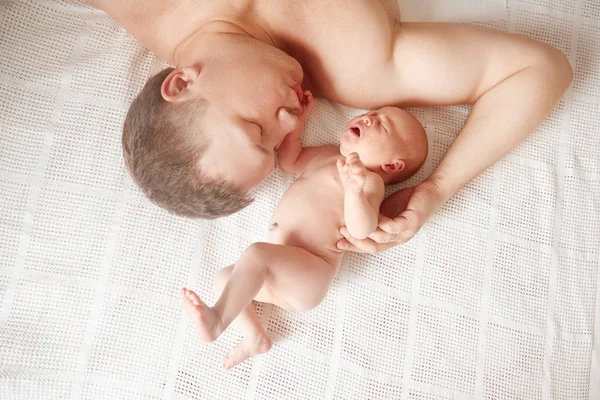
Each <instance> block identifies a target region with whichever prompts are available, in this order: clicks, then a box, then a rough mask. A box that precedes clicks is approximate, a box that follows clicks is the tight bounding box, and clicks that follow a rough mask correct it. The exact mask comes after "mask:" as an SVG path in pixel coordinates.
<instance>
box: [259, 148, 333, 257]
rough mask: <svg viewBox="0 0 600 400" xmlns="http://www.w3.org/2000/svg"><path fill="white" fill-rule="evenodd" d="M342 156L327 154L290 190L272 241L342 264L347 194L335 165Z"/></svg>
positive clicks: (273, 227) (273, 223)
mask: <svg viewBox="0 0 600 400" xmlns="http://www.w3.org/2000/svg"><path fill="white" fill-rule="evenodd" d="M338 157H339V154H337V155H336V154H331V153H330V154H327V155H326V156H325V157H323V158H320V159H319V160H315V161H314V162H313V163H311V164H313V165H311V166H309V167H308V168H307V170H306V171H305V172H304V173H303V174H302V175H301V176H300V177H299V178H298V179H296V181H295V182H294V183H293V184H292V185H291V186H290V187H289V188H288V189H287V191H286V192H285V193H284V195H283V197H282V198H281V200H280V201H279V204H277V207H276V208H275V211H274V212H273V217H272V218H271V224H270V227H269V230H270V231H269V236H268V240H269V242H270V243H273V244H284V245H288V246H296V247H300V248H303V249H305V250H307V251H309V252H310V253H312V254H314V255H316V256H319V257H321V258H324V259H325V260H326V261H339V259H340V258H341V256H342V252H341V251H340V250H338V249H337V247H336V243H337V242H338V240H340V239H342V235H341V234H340V233H339V229H340V228H341V227H342V226H343V225H344V191H343V188H342V186H341V184H340V181H339V179H338V171H337V168H336V166H335V162H336V160H337V158H338Z"/></svg>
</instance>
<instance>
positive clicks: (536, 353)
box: [0, 0, 600, 400]
mask: <svg viewBox="0 0 600 400" xmlns="http://www.w3.org/2000/svg"><path fill="white" fill-rule="evenodd" d="M508 6H509V10H508V11H509V12H508V14H509V17H508V20H500V21H494V22H487V23H478V24H481V25H486V26H489V27H492V28H493V29H498V30H503V31H510V32H516V33H518V34H521V35H525V36H528V37H533V38H536V39H538V40H541V41H544V42H547V43H551V44H553V45H554V46H556V47H558V48H559V49H560V50H562V51H563V52H564V53H565V54H566V55H567V56H568V57H569V59H570V60H571V63H572V65H573V67H574V70H575V78H574V82H573V85H572V88H571V89H569V90H568V92H567V93H566V95H565V97H564V99H563V100H562V101H561V102H560V103H559V104H558V106H557V107H556V108H555V110H554V111H553V112H552V114H551V115H550V116H549V117H548V119H547V120H546V121H545V122H544V123H543V124H542V125H541V127H540V128H539V129H538V130H537V131H536V132H535V134H534V135H532V136H531V137H530V138H529V139H528V140H526V142H525V143H523V144H522V145H521V146H519V147H518V148H517V149H516V150H515V151H513V152H512V153H511V154H510V155H508V156H507V157H506V158H505V159H503V160H502V161H500V162H498V163H497V164H496V165H494V166H493V167H492V168H490V169H489V170H487V171H485V172H484V173H483V174H481V175H480V176H479V177H478V178H476V179H475V180H474V181H473V182H471V183H470V184H468V185H467V186H466V187H465V188H464V189H463V190H462V191H460V192H459V193H458V194H457V195H456V196H454V197H453V198H452V199H451V200H450V201H449V202H448V203H447V204H446V205H445V206H444V207H443V208H442V209H441V210H440V211H439V212H438V213H437V214H436V215H435V216H434V217H433V218H432V219H431V220H430V222H429V223H427V224H426V225H425V226H424V227H423V229H422V230H421V231H420V232H419V233H418V235H417V236H416V237H415V238H414V239H413V240H411V241H410V242H409V243H407V244H405V245H402V246H397V247H395V248H394V249H392V250H390V251H388V252H386V253H383V254H377V255H356V254H349V255H347V256H346V257H345V261H344V264H343V266H342V269H341V272H340V274H339V276H338V277H337V279H336V280H335V282H334V284H333V287H332V288H331V291H330V294H329V295H328V296H327V298H326V299H325V300H324V302H323V303H322V304H321V305H320V306H319V307H318V308H316V309H315V310H313V311H310V312H293V311H284V310H281V309H277V308H275V307H271V306H268V305H265V306H259V311H260V315H261V320H262V322H263V324H264V325H265V326H266V329H267V331H268V333H269V335H270V336H271V337H272V338H273V339H274V342H275V343H274V346H273V349H272V350H271V351H270V352H269V353H267V354H265V355H263V356H260V357H256V358H255V359H253V360H250V361H248V362H246V363H244V364H242V365H241V366H239V367H237V368H235V369H234V370H232V371H229V372H225V371H223V370H222V369H221V359H222V357H223V355H224V354H225V353H226V351H227V350H228V349H229V348H231V347H232V346H234V345H235V344H236V343H237V342H238V341H239V340H240V336H239V333H238V332H237V331H236V330H235V329H230V330H229V331H228V332H226V334H224V335H223V336H222V337H221V338H220V339H219V340H218V341H217V342H216V343H213V344H210V345H206V344H203V343H201V342H200V341H199V340H198V339H197V338H196V335H195V332H194V329H193V327H192V325H191V324H190V323H189V322H188V321H187V320H186V319H185V318H184V316H183V313H182V309H181V303H180V299H179V289H180V288H181V287H182V286H186V287H190V288H193V289H194V290H197V291H198V292H199V294H200V295H201V296H204V297H205V298H206V299H207V301H208V302H212V301H214V300H215V297H214V295H213V294H212V292H211V287H212V280H213V277H214V275H215V273H216V272H217V271H218V270H219V269H220V268H222V267H224V266H227V265H229V264H231V263H233V262H235V260H236V259H237V257H238V256H239V255H240V253H241V252H242V250H243V249H244V248H245V247H246V246H248V245H249V244H250V243H252V242H255V241H260V240H264V239H265V238H266V232H267V223H268V216H269V215H270V214H271V212H272V210H273V208H274V206H275V204H276V203H277V201H278V199H279V198H280V197H281V195H282V193H283V192H284V190H285V188H286V187H287V186H288V185H289V184H290V182H291V181H292V179H293V177H292V176H289V175H287V174H284V173H282V172H277V173H275V174H274V175H273V176H272V177H271V178H270V179H268V180H267V181H266V182H265V183H264V185H262V187H261V188H260V190H259V192H258V194H257V197H256V201H255V202H254V204H253V205H252V206H250V207H249V208H248V209H246V210H244V211H243V212H240V213H238V214H236V215H234V216H232V217H229V218H224V219H221V220H217V221H213V222H203V221H190V220H185V219H181V218H177V217H174V216H171V215H168V214H167V213H165V212H163V211H161V210H160V209H158V208H157V207H155V206H153V205H152V204H150V203H149V202H148V201H147V200H146V199H145V198H144V197H143V195H142V194H141V193H140V192H139V191H138V189H137V188H136V187H135V186H134V185H133V183H132V181H131V179H130V178H129V176H128V175H127V172H126V170H125V168H124V166H123V161H122V155H121V148H120V137H121V125H122V121H123V119H124V117H125V113H126V110H127V108H128V104H129V102H130V101H131V100H132V98H133V97H134V96H135V95H136V94H137V92H138V91H139V90H140V89H141V87H142V85H143V84H144V82H145V80H146V79H147V77H148V76H149V75H150V74H152V73H153V72H156V71H158V69H159V68H160V67H161V66H162V64H161V63H160V62H159V61H157V60H156V59H155V57H154V56H153V55H152V54H151V53H149V52H148V51H146V50H145V49H144V48H142V47H141V46H139V45H138V44H137V43H136V42H135V41H134V40H133V39H132V38H131V37H130V36H128V34H127V33H126V32H125V31H124V30H123V29H122V28H120V27H119V26H118V25H117V24H116V23H115V22H114V21H113V20H112V19H111V18H110V17H108V16H107V15H106V14H104V13H103V12H100V11H98V10H95V9H93V8H92V7H90V6H89V5H87V4H85V3H80V2H77V1H68V0H63V1H49V0H45V1H44V0H37V1H34V0H29V1H27V0H23V1H18V0H0V399H7V400H18V399H23V400H32V399H43V400H50V399H111V400H112V399H127V400H132V399H286V400H287V399H392V398H393V399H451V398H458V399H467V398H469V399H483V398H487V399H599V398H600V295H599V293H600V291H599V289H600V285H599V283H598V281H599V279H600V274H599V271H598V269H599V257H600V255H599V254H600V3H599V2H598V1H597V0H578V1H576V0H520V1H517V0H512V1H510V2H509V4H508ZM411 111H412V112H413V113H414V114H415V115H416V116H417V117H418V118H419V119H420V121H421V122H422V123H423V124H424V125H425V127H426V129H427V133H428V136H429V139H430V156H429V158H428V160H427V162H426V164H425V167H424V168H423V170H422V171H421V172H420V173H419V175H418V176H416V177H414V178H413V179H412V180H411V181H410V182H408V184H415V183H417V182H419V181H420V180H422V179H424V178H425V177H426V176H427V175H428V174H429V173H430V172H431V171H432V170H433V168H434V167H435V166H436V164H437V163H438V162H439V161H440V159H441V157H442V156H443V154H444V153H445V151H446V150H447V149H448V147H449V146H450V144H451V143H452V141H453V139H454V138H455V137H456V134H457V132H459V130H460V128H461V126H462V124H463V123H464V121H465V118H466V117H467V115H468V112H469V108H468V107H466V106H464V107H463V106H457V107H444V108H437V107H433V108H424V109H411ZM358 112H359V110H352V109H348V108H345V107H341V106H338V105H335V104H331V103H329V102H327V101H321V100H319V101H318V104H317V106H316V109H315V111H314V113H313V115H312V116H311V118H310V120H309V122H308V125H307V128H306V132H305V143H306V144H325V143H335V142H337V140H338V137H339V133H340V127H341V126H342V124H343V123H344V122H345V121H346V120H347V119H348V118H349V117H351V116H353V115H356V114H357V113H358ZM396 189H397V188H396Z"/></svg>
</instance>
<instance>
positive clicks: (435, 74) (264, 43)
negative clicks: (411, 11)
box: [92, 0, 572, 252]
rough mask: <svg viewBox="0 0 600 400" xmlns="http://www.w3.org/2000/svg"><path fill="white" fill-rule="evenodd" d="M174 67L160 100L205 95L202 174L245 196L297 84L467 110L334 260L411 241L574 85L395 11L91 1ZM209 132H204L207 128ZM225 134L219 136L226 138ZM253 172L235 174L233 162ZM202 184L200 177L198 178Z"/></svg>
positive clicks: (495, 42)
mask: <svg viewBox="0 0 600 400" xmlns="http://www.w3.org/2000/svg"><path fill="white" fill-rule="evenodd" d="M92 2H93V3H94V4H95V5H97V6H98V7H99V8H101V9H104V10H105V11H107V12H108V13H109V14H110V15H112V16H113V17H114V18H115V19H116V20H117V21H118V22H119V23H121V24H122V25H123V26H124V27H125V28H126V29H127V30H128V31H129V32H130V33H131V34H132V35H133V36H134V37H135V38H136V39H137V40H139V41H140V42H141V43H142V44H143V45H145V46H146V47H148V48H149V49H150V50H152V51H153V52H155V53H156V54H157V55H158V56H159V57H161V58H163V59H165V60H166V61H168V62H170V63H171V64H173V65H176V66H177V67H178V68H177V69H176V71H174V72H173V73H172V74H171V75H170V76H169V77H168V78H167V79H166V80H165V82H164V84H163V92H162V93H163V98H165V100H167V101H181V100H187V99H192V98H203V99H205V100H207V101H208V103H209V104H210V107H209V110H208V111H207V115H209V116H210V115H213V118H212V119H211V118H210V117H207V122H206V124H212V125H211V126H210V127H209V129H207V131H211V132H215V133H214V135H215V136H214V137H213V138H211V139H212V140H213V142H214V143H217V142H218V141H222V142H223V143H221V144H222V145H221V146H215V148H217V149H224V148H226V149H228V151H217V150H214V151H213V154H212V155H211V156H207V157H206V160H205V164H204V165H203V170H205V171H210V168H211V166H213V167H214V168H213V172H214V174H217V173H221V174H223V175H225V177H227V178H231V179H232V180H235V179H237V180H238V183H239V184H240V187H242V185H246V186H245V187H244V188H245V189H248V188H252V187H254V186H256V185H257V184H258V183H259V182H260V181H262V180H263V179H264V178H265V177H266V176H268V175H269V174H270V173H271V172H272V170H273V168H274V161H273V160H274V154H275V151H276V150H277V149H279V147H280V146H283V144H284V143H285V139H286V138H288V137H289V136H291V133H294V132H296V131H301V130H302V124H303V122H304V120H305V118H306V115H302V114H301V111H300V109H301V106H300V105H299V100H300V99H298V98H295V97H294V90H292V88H293V87H295V86H296V85H297V84H300V83H301V84H302V86H303V87H304V88H305V89H310V90H312V91H313V92H314V93H315V95H317V96H322V97H325V98H328V99H330V100H333V101H336V102H339V103H343V104H346V105H349V106H352V107H357V108H365V109H373V108H378V107H381V106H383V105H398V106H415V105H416V106H419V105H449V104H473V105H474V107H473V110H472V112H471V115H470V116H469V118H468V120H467V122H466V124H465V125H464V127H463V129H462V131H461V132H460V133H459V135H458V137H457V139H456V141H455V142H454V144H453V145H452V146H451V147H450V149H449V150H448V152H447V154H446V156H445V157H444V159H443V160H442V161H441V162H440V164H439V165H438V167H437V168H436V169H435V171H434V172H433V173H432V175H431V176H430V177H429V178H428V179H427V180H425V181H424V182H423V183H421V184H420V185H418V186H416V187H414V188H407V189H405V190H403V191H400V192H397V193H395V194H393V195H391V196H390V197H389V198H388V199H386V201H385V202H384V203H383V207H384V209H386V210H387V214H388V216H390V217H392V218H393V219H392V220H387V221H385V223H382V224H380V227H379V228H380V229H378V230H377V231H375V232H374V233H373V234H371V235H370V237H369V238H366V239H358V238H354V237H352V236H347V237H346V239H343V240H341V241H340V242H339V243H338V248H340V249H345V250H356V251H368V252H376V251H382V250H385V249H387V248H389V247H391V246H393V245H396V244H398V243H401V242H405V241H407V240H410V238H412V237H413V235H414V234H415V233H416V232H417V231H418V230H419V228H420V227H421V226H422V225H423V224H424V223H425V222H426V221H427V219H428V218H429V217H430V216H431V215H432V214H433V213H434V212H435V211H436V210H437V209H438V208H439V207H440V206H441V205H442V204H443V203H444V202H446V201H447V200H448V199H449V198H450V197H451V196H452V195H453V194H455V193H456V192H457V191H458V190H460V189H461V187H462V186H463V185H465V184H466V183H467V182H469V181H470V180H471V179H473V178H474V177H475V176H476V175H478V174H479V173H481V172H482V171H483V170H485V169H486V168H488V167H489V166H490V165H491V164H493V163H494V162H496V161H497V160H498V159H500V158H501V157H502V156H504V155H505V154H507V153H508V152H509V151H511V150H512V149H513V148H514V147H515V146H516V145H517V144H519V143H520V142H521V141H523V140H524V139H525V138H526V137H527V136H528V135H529V134H530V133H531V132H532V131H533V130H534V129H535V128H536V127H537V126H538V125H539V124H540V123H541V122H542V120H543V119H544V118H545V117H546V115H547V114H548V113H549V112H550V110H551V109H552V108H553V106H554V105H555V104H556V103H557V102H558V100H559V99H560V97H561V96H562V94H563V92H564V91H565V90H566V88H567V87H568V85H569V84H570V82H571V80H572V70H571V67H570V65H569V63H568V61H567V59H566V57H565V56H564V55H563V54H561V53H560V52H559V51H558V50H556V49H554V48H552V47H550V46H548V45H545V44H542V43H540V42H537V41H534V40H530V39H527V38H523V37H520V36H516V35H510V34H506V33H500V32H495V31H491V30H486V29H482V28H477V27H472V26H468V25H460V24H427V23H404V24H401V23H400V13H399V10H398V7H397V5H396V2H395V0H386V1H384V0H380V1H377V0H355V1H352V2H348V1H346V0H305V1H295V0H281V1H270V0H220V1H211V0H124V1H111V0H93V1H92ZM209 121H212V122H209ZM225 127H226V128H227V129H226V130H224V129H225ZM239 159H245V160H249V161H252V163H251V165H252V168H249V169H247V170H246V171H244V175H243V176H242V174H240V173H239V171H238V167H236V165H237V164H236V162H235V160H239ZM207 173H208V172H207Z"/></svg>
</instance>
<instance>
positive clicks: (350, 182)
mask: <svg viewBox="0 0 600 400" xmlns="http://www.w3.org/2000/svg"><path fill="white" fill-rule="evenodd" d="M337 167H338V171H339V173H340V178H341V179H342V184H343V185H344V220H345V222H346V228H347V229H348V232H349V233H350V235H351V236H353V237H355V238H357V239H365V238H366V237H367V236H369V235H370V234H371V233H373V232H374V231H375V230H376V229H377V221H378V218H379V207H380V206H381V202H382V201H383V197H384V194H385V186H384V183H383V179H381V177H380V176H379V175H377V174H376V173H374V172H371V171H369V170H367V169H366V167H365V166H364V165H363V163H362V162H361V161H360V158H359V157H358V154H356V153H352V154H349V155H348V157H346V160H345V161H344V160H338V163H337Z"/></svg>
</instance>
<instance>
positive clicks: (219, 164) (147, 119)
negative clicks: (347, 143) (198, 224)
mask: <svg viewBox="0 0 600 400" xmlns="http://www.w3.org/2000/svg"><path fill="white" fill-rule="evenodd" d="M210 46H213V48H210V49H207V52H206V53H205V54H207V56H205V57H204V58H201V59H200V61H199V62H198V63H197V64H194V65H192V66H186V67H180V68H168V69H166V70H164V71H162V72H161V73H159V74H157V75H156V76H154V77H153V78H151V79H150V80H149V81H148V83H147V84H146V86H145V87H144V89H143V90H142V91H141V93H140V94H139V95H138V97H137V98H136V99H135V100H134V101H133V103H132V105H131V108H130V110H129V113H128V115H127V119H126V121H125V125H124V129H123V149H124V154H125V160H126V164H127V166H128V168H129V170H130V172H131V174H132V176H133V178H134V180H135V181H136V183H137V184H138V185H139V186H140V187H141V188H142V190H143V191H144V193H146V195H147V196H148V197H149V198H150V199H151V200H153V201H154V202H155V203H156V204H158V205H160V206H161V207H163V208H165V209H167V210H168V211H171V212H173V213H175V214H179V215H183V216H188V217H201V218H217V217H221V216H225V215H228V214H231V213H234V212H236V211H238V210H240V209H242V208H244V207H245V206H247V205H248V204H249V203H250V201H251V200H250V199H249V198H248V196H247V193H248V192H249V191H250V190H251V189H253V188H254V187H256V186H258V184H260V183H261V182H262V181H263V180H264V179H265V178H266V177H268V176H269V175H270V174H271V172H272V171H273V170H274V168H275V150H276V149H277V148H278V147H279V145H280V144H281V142H282V141H283V139H284V138H285V136H286V135H287V134H289V133H290V132H292V131H293V130H295V129H301V128H302V127H301V124H302V123H303V118H299V115H300V113H301V112H302V105H301V98H302V89H301V86H300V84H301V82H302V79H303V72H302V68H301V67H300V65H299V64H298V62H297V61H296V60H295V59H293V58H292V57H289V56H288V55H287V54H286V53H284V52H282V51H281V50H279V49H277V48H275V47H273V46H269V45H267V44H265V43H263V42H260V41H258V40H255V39H252V38H249V37H247V36H245V35H238V34H219V35H214V36H213V37H211V41H210Z"/></svg>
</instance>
